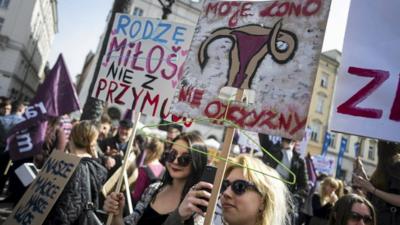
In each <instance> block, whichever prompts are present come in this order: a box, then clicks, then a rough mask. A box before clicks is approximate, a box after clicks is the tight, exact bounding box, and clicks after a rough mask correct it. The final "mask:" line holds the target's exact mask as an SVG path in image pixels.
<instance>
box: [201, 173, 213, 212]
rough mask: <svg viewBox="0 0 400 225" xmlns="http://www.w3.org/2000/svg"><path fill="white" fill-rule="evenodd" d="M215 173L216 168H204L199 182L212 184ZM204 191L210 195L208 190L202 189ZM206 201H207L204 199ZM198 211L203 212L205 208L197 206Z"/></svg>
mask: <svg viewBox="0 0 400 225" xmlns="http://www.w3.org/2000/svg"><path fill="white" fill-rule="evenodd" d="M216 173H217V168H216V167H213V166H206V168H205V169H204V171H203V174H202V175H201V178H200V181H204V182H207V183H210V184H213V183H214V178H215V174H216ZM204 190H205V191H208V192H209V193H211V190H210V189H204ZM205 200H207V199H205ZM198 207H199V209H201V210H202V211H203V212H206V211H207V207H205V206H198Z"/></svg>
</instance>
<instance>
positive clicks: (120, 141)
mask: <svg viewBox="0 0 400 225" xmlns="http://www.w3.org/2000/svg"><path fill="white" fill-rule="evenodd" d="M132 131H133V122H132V121H131V120H129V119H124V120H121V121H120V122H119V127H118V131H117V134H116V135H115V136H113V137H110V138H105V139H103V140H102V141H99V147H100V149H101V151H102V152H103V153H104V156H102V159H103V163H104V165H105V167H106V168H107V169H108V171H109V175H110V176H111V175H112V174H113V173H114V172H115V171H116V170H117V169H118V168H119V167H120V166H121V165H122V159H123V157H124V154H125V153H126V150H127V149H128V141H129V137H130V136H131V134H132Z"/></svg>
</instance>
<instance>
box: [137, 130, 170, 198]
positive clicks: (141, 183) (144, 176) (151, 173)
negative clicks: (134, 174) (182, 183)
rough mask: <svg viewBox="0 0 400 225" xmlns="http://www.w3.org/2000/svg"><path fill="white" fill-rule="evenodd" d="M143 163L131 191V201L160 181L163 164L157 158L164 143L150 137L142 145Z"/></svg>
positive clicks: (161, 151)
mask: <svg viewBox="0 0 400 225" xmlns="http://www.w3.org/2000/svg"><path fill="white" fill-rule="evenodd" d="M144 151H145V152H144V154H145V157H144V163H143V164H144V165H143V166H141V167H139V175H138V178H137V180H136V183H135V189H134V190H133V192H132V199H133V202H134V203H136V202H138V201H139V200H140V197H141V196H142V194H143V192H144V190H145V189H146V188H147V187H148V186H149V185H150V184H152V183H154V182H157V181H161V178H162V175H163V173H164V170H165V169H164V166H163V165H162V164H161V163H160V161H159V159H160V157H161V155H162V153H163V151H164V143H163V142H162V141H161V140H160V139H158V138H155V137H153V138H151V139H150V140H148V142H147V143H146V144H145V147H144Z"/></svg>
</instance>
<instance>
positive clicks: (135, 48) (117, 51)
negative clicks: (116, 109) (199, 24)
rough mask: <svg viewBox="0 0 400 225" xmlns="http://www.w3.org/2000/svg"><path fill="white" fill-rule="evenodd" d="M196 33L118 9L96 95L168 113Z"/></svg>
mask: <svg viewBox="0 0 400 225" xmlns="http://www.w3.org/2000/svg"><path fill="white" fill-rule="evenodd" d="M192 34H193V30H192V28H191V27H189V26H187V25H182V24H177V23H171V22H169V21H165V20H156V19H149V18H143V17H134V16H131V15H128V14H117V15H116V17H115V21H114V25H113V28H112V32H111V36H110V39H109V42H108V47H107V51H106V54H105V55H104V56H103V59H102V65H101V68H100V72H99V76H98V79H97V81H96V84H95V88H94V91H93V93H92V94H91V96H92V97H94V98H97V99H101V100H103V101H106V102H108V103H114V104H117V105H119V106H121V107H124V108H128V109H131V110H134V111H136V112H141V113H144V114H147V115H151V116H160V117H162V118H164V117H165V115H166V114H167V113H168V112H169V106H170V104H171V101H172V100H171V99H172V97H173V94H174V90H175V88H176V86H177V85H178V80H179V79H180V77H181V74H182V70H183V62H184V61H185V58H186V56H187V54H188V51H189V45H190V40H191V38H192Z"/></svg>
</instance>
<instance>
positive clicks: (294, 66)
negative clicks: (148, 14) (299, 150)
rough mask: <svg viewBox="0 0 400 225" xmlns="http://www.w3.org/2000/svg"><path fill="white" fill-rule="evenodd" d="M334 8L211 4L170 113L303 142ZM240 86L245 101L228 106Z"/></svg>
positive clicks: (292, 0)
mask: <svg viewBox="0 0 400 225" xmlns="http://www.w3.org/2000/svg"><path fill="white" fill-rule="evenodd" d="M329 7H330V0H324V1H322V0H282V1H241V2H236V1H215V0H207V1H205V2H204V5H203V11H202V15H200V17H199V21H198V24H197V26H196V29H195V34H194V37H193V40H192V43H191V48H190V52H189V55H188V58H187V60H186V62H185V69H184V75H183V78H182V80H181V82H180V86H179V88H180V91H179V92H176V95H175V100H174V104H173V106H172V109H171V112H172V113H175V114H177V115H180V116H186V117H190V118H201V117H203V118H208V119H212V120H218V119H226V120H230V121H231V122H233V123H235V124H236V125H237V126H239V127H240V128H242V129H246V130H250V131H254V132H258V133H267V134H271V135H276V136H284V137H287V138H292V139H298V140H300V139H302V138H303V136H304V130H305V124H306V123H305V121H306V118H307V115H308V109H309V105H310V100H311V94H312V87H313V85H314V81H315V74H316V71H317V66H318V60H319V54H320V52H321V47H322V39H323V36H324V32H325V25H326V20H327V16H328V12H329ZM305 65H306V66H305ZM238 89H240V90H243V91H244V97H245V99H246V103H241V102H235V103H232V102H229V100H228V99H229V98H231V99H234V95H235V93H237V92H236V91H237V90H238ZM232 90H233V91H232ZM224 96H225V98H224ZM226 96H227V97H226ZM224 125H227V124H224Z"/></svg>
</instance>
